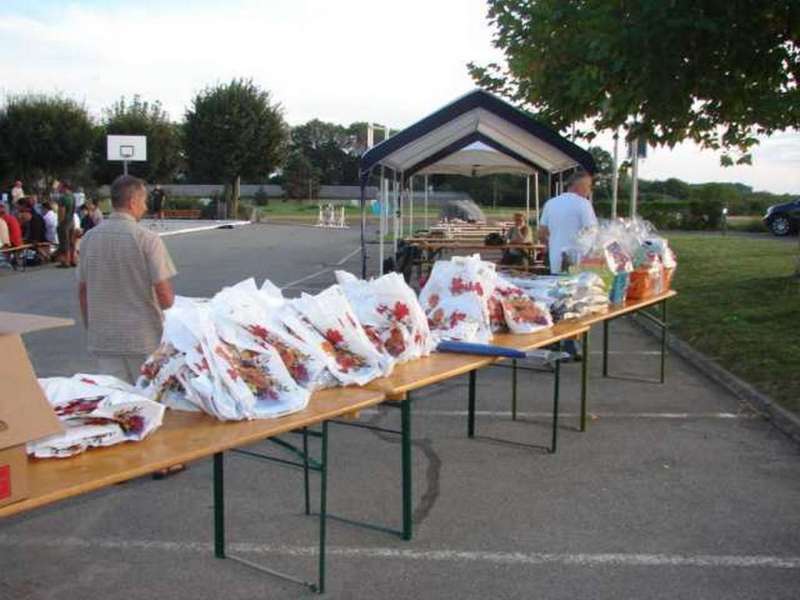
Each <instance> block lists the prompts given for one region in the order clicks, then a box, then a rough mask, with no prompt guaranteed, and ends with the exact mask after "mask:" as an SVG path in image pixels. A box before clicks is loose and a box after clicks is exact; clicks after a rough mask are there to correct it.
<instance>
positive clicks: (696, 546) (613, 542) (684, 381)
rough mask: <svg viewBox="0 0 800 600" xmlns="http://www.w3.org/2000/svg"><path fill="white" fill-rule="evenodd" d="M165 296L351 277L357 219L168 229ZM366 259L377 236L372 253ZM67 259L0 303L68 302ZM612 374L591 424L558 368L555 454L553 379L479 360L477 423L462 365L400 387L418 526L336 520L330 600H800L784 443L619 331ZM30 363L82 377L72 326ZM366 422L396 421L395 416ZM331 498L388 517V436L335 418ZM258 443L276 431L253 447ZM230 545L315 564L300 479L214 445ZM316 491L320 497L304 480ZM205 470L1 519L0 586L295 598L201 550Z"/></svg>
mask: <svg viewBox="0 0 800 600" xmlns="http://www.w3.org/2000/svg"><path fill="white" fill-rule="evenodd" d="M166 243H167V246H168V247H169V249H170V251H171V253H172V255H173V258H174V259H175V262H176V264H177V266H178V269H179V275H178V276H177V277H176V279H175V286H176V289H177V291H178V292H179V293H181V294H184V295H190V296H207V295H210V294H212V293H213V292H215V291H216V290H218V289H219V288H220V287H221V286H223V285H225V284H229V283H234V282H236V281H239V280H241V279H243V278H246V277H249V276H254V277H256V279H257V280H258V281H260V280H261V279H263V278H264V277H269V278H270V279H272V280H273V281H274V282H275V283H276V284H278V285H279V286H286V291H287V294H289V295H294V294H297V293H299V292H300V291H301V290H306V291H311V292H313V291H316V290H319V289H322V288H323V287H325V286H326V285H328V284H330V283H331V282H332V281H333V273H332V270H333V269H334V268H338V265H337V263H340V262H341V263H342V265H341V266H343V267H345V268H349V269H350V270H352V271H354V272H356V273H357V272H358V271H359V257H358V255H357V254H356V255H352V256H350V257H349V258H347V256H348V255H349V254H351V253H352V252H353V251H354V250H355V249H356V248H357V230H347V231H330V230H319V229H314V228H308V227H289V226H266V225H265V226H258V225H253V226H248V227H244V228H241V229H236V230H221V231H209V232H202V233H193V234H187V235H180V236H174V237H170V238H167V239H166ZM372 249H373V253H374V246H373V247H372ZM74 286H75V284H74V272H72V271H67V272H64V271H62V270H57V269H52V268H40V269H31V270H30V271H28V272H27V273H16V274H15V273H9V272H0V309H2V310H17V311H28V312H40V313H46V314H54V315H61V316H75V315H76V314H77V312H76V311H77V301H76V299H75V291H74ZM612 332H613V337H612V343H611V350H612V354H611V367H612V374H613V376H614V377H613V378H609V379H603V378H602V377H601V376H600V370H599V367H600V365H599V360H598V358H599V356H598V354H597V351H598V350H599V342H600V332H598V331H594V332H593V337H594V344H593V345H592V349H591V351H590V353H589V358H590V361H591V362H590V369H591V379H590V393H591V396H590V410H591V412H592V414H593V415H594V418H593V420H592V422H591V425H590V427H589V430H588V432H586V433H583V434H582V433H579V432H578V431H577V429H576V427H577V411H578V401H579V396H578V392H579V390H578V383H579V374H580V370H579V366H578V365H576V364H569V365H565V367H564V368H563V372H562V417H563V419H562V429H561V432H560V446H559V451H558V453H557V454H555V455H548V454H547V453H546V452H544V450H542V448H541V446H543V445H545V444H546V443H547V442H548V440H549V432H550V424H549V411H550V407H551V391H552V387H551V386H552V375H551V374H549V373H546V372H534V373H525V374H524V375H521V376H520V389H521V390H522V393H521V396H520V405H519V410H520V414H521V419H520V420H519V421H518V422H511V421H510V416H509V413H508V411H509V409H510V375H509V372H508V371H507V370H505V369H486V370H482V371H480V372H479V373H478V377H477V384H478V411H479V413H478V415H479V416H478V426H477V437H476V438H475V439H472V440H470V439H467V437H466V416H465V415H466V408H467V407H466V399H467V378H466V377H461V378H456V379H454V380H451V381H449V382H447V383H445V384H441V385H437V386H433V387H431V388H429V389H428V390H426V391H425V392H420V393H418V394H415V396H414V403H413V406H414V413H413V414H414V417H413V436H414V447H413V460H414V470H413V472H414V484H415V486H414V513H415V521H416V530H415V537H414V540H413V541H410V542H403V541H402V540H400V539H399V538H398V537H394V536H391V535H388V534H385V533H381V532H377V531H371V530H366V529H362V528H357V527H353V526H351V525H347V524H344V523H340V522H338V521H333V520H331V521H329V530H328V534H329V535H328V542H329V559H328V592H327V594H326V596H327V597H329V598H377V597H380V598H409V597H417V598H459V599H461V598H525V599H527V598H565V599H566V598H570V599H571V598H665V599H666V598H670V599H671V598H725V599H739V598H742V599H744V598H787V599H788V598H797V597H798V595H800V536H799V535H798V533H800V461H798V448H797V446H795V445H793V444H792V443H791V442H790V441H789V440H788V439H787V438H785V437H784V436H783V435H782V434H780V433H779V432H777V431H776V430H774V429H773V428H772V427H771V426H770V425H769V424H768V423H766V422H765V421H763V420H761V419H760V418H759V417H758V416H756V415H754V414H753V413H752V412H751V411H750V410H749V409H748V408H747V407H746V406H742V405H740V404H738V403H737V400H736V399H735V398H734V397H732V396H730V395H729V394H728V393H727V392H726V391H724V390H723V389H721V388H719V387H717V386H716V385H715V384H713V383H711V382H710V381H709V380H707V379H706V378H705V377H704V376H703V375H702V374H700V373H698V372H697V371H696V370H695V368H694V367H692V366H691V365H688V364H685V363H684V362H682V361H681V360H680V359H678V358H676V357H670V358H669V360H668V371H667V383H666V384H665V385H659V384H655V383H647V382H641V381H636V380H634V378H635V377H655V376H656V375H657V369H658V355H657V350H658V348H657V345H656V343H655V341H654V340H653V339H652V338H649V337H648V336H646V335H645V334H643V333H641V332H640V331H639V330H638V329H637V328H635V327H634V326H632V325H631V324H628V323H627V322H625V321H618V322H615V323H614V324H613V325H612ZM26 342H27V344H28V348H29V350H30V353H31V355H32V357H33V362H34V365H35V367H36V369H37V371H38V373H39V374H40V375H42V376H46V375H56V374H72V373H74V372H76V371H84V372H91V371H92V370H93V369H94V368H95V367H94V364H93V362H92V360H91V358H90V357H89V356H88V355H87V354H86V352H85V349H84V340H83V336H82V333H81V329H80V328H79V327H77V326H76V327H73V328H66V329H63V330H53V331H49V332H39V333H34V334H30V335H28V336H26ZM361 419H362V421H364V422H371V423H376V424H381V425H385V426H390V427H392V426H397V425H398V421H399V415H398V414H397V411H396V410H393V409H389V408H386V409H381V410H374V411H369V412H367V413H364V414H362V416H361ZM330 427H331V436H330V437H331V440H330V455H329V456H330V476H329V490H328V492H329V495H328V501H329V510H330V511H331V512H333V513H335V514H338V515H341V516H349V517H357V518H361V519H365V520H368V521H372V522H376V523H385V524H386V525H389V526H392V527H399V525H400V446H399V443H398V440H397V439H396V438H392V437H390V436H387V435H384V434H377V433H374V432H369V431H364V430H357V429H352V428H347V427H341V426H337V425H331V426H330ZM262 446H263V447H264V448H265V449H266V448H267V447H268V446H269V445H268V444H266V443H265V444H263V445H262ZM226 474H227V477H226V485H227V487H226V504H227V509H228V522H227V524H228V534H229V540H230V544H231V548H232V549H234V550H236V551H238V552H239V553H240V554H241V555H243V556H245V557H247V558H249V559H251V560H254V561H259V562H263V563H265V564H268V565H270V566H272V567H274V568H278V569H284V570H292V571H294V572H296V573H298V574H299V575H301V576H303V577H305V578H311V577H313V576H314V569H315V556H314V550H315V548H316V543H317V537H316V520H315V519H314V518H310V517H306V516H304V515H303V508H302V506H303V494H302V474H301V473H300V472H298V471H296V470H291V469H284V468H281V467H279V466H276V465H265V464H263V463H260V462H255V461H253V460H249V459H246V458H243V457H240V456H229V457H228V458H227V459H226ZM313 497H314V500H316V498H317V492H316V488H315V492H314V496H313ZM211 542H212V496H211V465H210V462H209V461H201V462H198V463H195V464H193V465H192V466H191V468H190V469H189V470H188V471H187V472H185V473H183V474H180V475H178V476H176V477H173V478H170V479H167V480H165V481H153V480H151V479H149V478H142V479H139V480H135V481H131V482H128V483H126V484H123V485H118V486H114V487H112V488H110V489H106V490H103V491H101V492H97V493H93V494H89V495H86V496H82V497H79V498H75V499H73V500H70V501H66V502H63V503H60V504H57V505H54V506H51V507H48V508H44V509H41V510H38V511H35V512H32V513H29V514H27V515H22V516H19V517H15V518H13V519H8V520H5V521H3V522H2V523H0V598H3V599H6V598H8V599H37V600H39V599H51V598H52V599H56V598H57V599H62V598H66V599H72V598H76V599H78V598H79V599H86V600H90V599H95V598H97V599H101V598H102V599H103V600H105V599H108V598H128V599H138V598H142V599H145V598H146V599H148V600H150V599H152V598H154V597H163V598H170V599H172V598H175V599H183V598H185V599H187V600H188V599H192V600H194V599H205V598H209V599H211V598H223V597H224V598H226V599H240V598H241V599H250V598H255V597H259V598H303V597H312V596H313V594H312V593H311V592H309V591H307V590H305V589H304V588H302V587H299V586H296V585H294V584H290V583H284V582H283V581H281V580H278V579H275V578H272V577H269V576H266V575H263V574H261V573H259V572H256V571H253V570H251V569H248V568H246V567H244V566H242V565H239V564H236V563H233V562H231V561H220V560H217V559H215V558H214V557H213V553H212V551H211Z"/></svg>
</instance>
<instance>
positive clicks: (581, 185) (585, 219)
mask: <svg viewBox="0 0 800 600" xmlns="http://www.w3.org/2000/svg"><path fill="white" fill-rule="evenodd" d="M591 193H592V176H591V175H590V174H589V173H587V172H586V171H583V170H580V169H579V170H577V171H575V173H573V174H572V175H571V176H570V178H569V180H568V181H567V191H566V192H565V193H563V194H561V195H560V196H556V197H555V198H551V199H550V200H548V201H547V203H546V204H545V205H544V210H542V218H541V220H540V224H539V240H541V241H542V242H543V243H545V244H547V246H548V248H549V254H550V272H551V273H561V271H562V254H563V252H565V251H566V250H567V249H569V248H571V247H574V245H575V242H576V240H577V238H578V234H579V233H580V232H581V230H583V229H585V228H587V227H597V217H596V216H595V214H594V209H593V208H592V202H591V200H589V197H590V196H591Z"/></svg>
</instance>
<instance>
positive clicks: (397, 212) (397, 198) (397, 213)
mask: <svg viewBox="0 0 800 600" xmlns="http://www.w3.org/2000/svg"><path fill="white" fill-rule="evenodd" d="M393 190H394V229H393V232H394V254H393V255H392V256H395V255H397V238H398V237H399V235H400V222H399V217H400V185H399V183H398V181H397V171H394V179H393Z"/></svg>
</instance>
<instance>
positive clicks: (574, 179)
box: [567, 169, 592, 189]
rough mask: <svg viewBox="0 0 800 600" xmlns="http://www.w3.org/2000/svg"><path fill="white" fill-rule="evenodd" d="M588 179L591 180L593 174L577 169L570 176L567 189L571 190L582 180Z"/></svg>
mask: <svg viewBox="0 0 800 600" xmlns="http://www.w3.org/2000/svg"><path fill="white" fill-rule="evenodd" d="M587 177H588V178H589V179H591V178H592V174H591V173H589V172H588V171H584V170H583V169H575V170H574V171H573V172H572V175H570V176H569V179H567V189H570V188H571V187H573V186H574V185H575V184H576V183H578V182H579V181H581V180H582V179H586V178H587Z"/></svg>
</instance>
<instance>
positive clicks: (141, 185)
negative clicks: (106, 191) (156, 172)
mask: <svg viewBox="0 0 800 600" xmlns="http://www.w3.org/2000/svg"><path fill="white" fill-rule="evenodd" d="M141 190H145V191H147V184H146V183H145V182H144V180H143V179H139V178H138V177H134V176H133V175H120V176H119V177H117V178H116V179H115V180H114V183H112V184H111V206H113V207H114V208H126V207H127V206H128V203H129V202H130V201H131V199H132V198H133V196H134V195H135V194H136V193H137V192H139V191H141Z"/></svg>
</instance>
